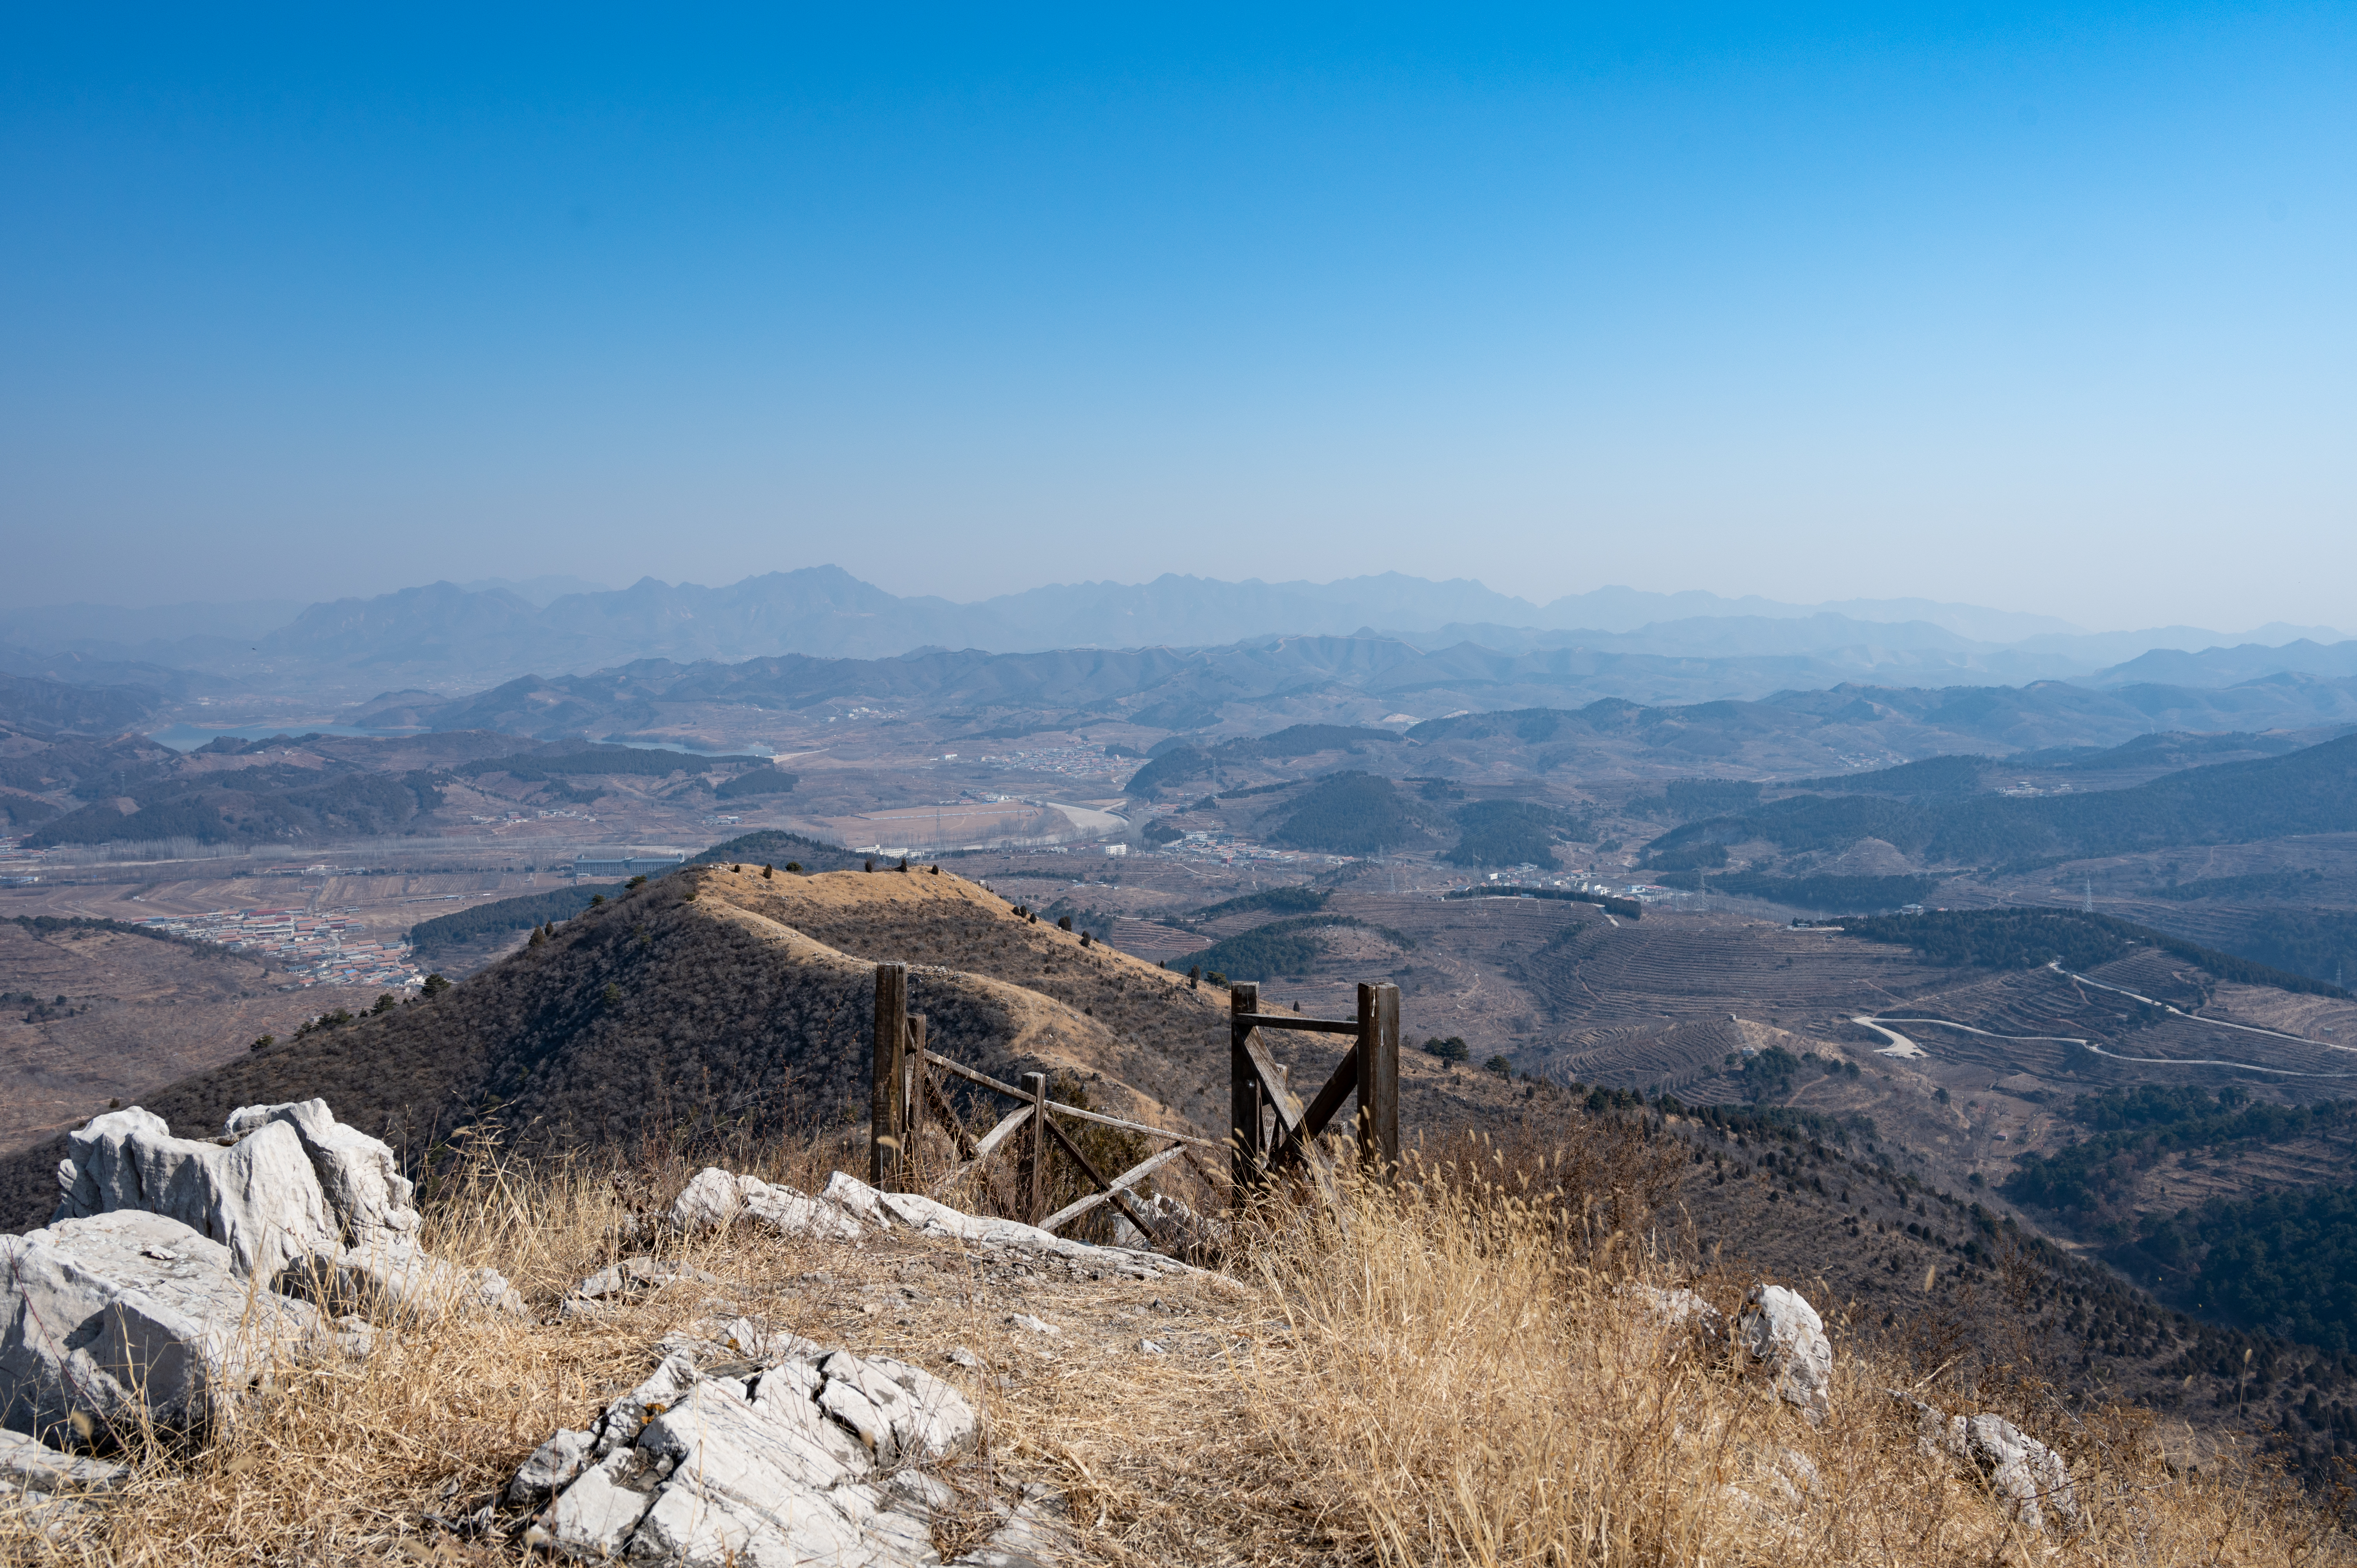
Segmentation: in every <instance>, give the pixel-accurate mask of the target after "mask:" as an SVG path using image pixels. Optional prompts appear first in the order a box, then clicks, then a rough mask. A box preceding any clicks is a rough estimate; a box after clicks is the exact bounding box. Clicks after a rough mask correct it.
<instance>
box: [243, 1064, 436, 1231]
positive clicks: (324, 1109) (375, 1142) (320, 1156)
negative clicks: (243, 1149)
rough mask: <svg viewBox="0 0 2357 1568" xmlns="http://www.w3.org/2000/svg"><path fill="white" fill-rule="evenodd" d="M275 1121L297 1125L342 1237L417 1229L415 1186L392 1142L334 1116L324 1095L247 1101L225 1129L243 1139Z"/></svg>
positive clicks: (305, 1150) (299, 1136)
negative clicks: (272, 1101) (269, 1101)
mask: <svg viewBox="0 0 2357 1568" xmlns="http://www.w3.org/2000/svg"><path fill="white" fill-rule="evenodd" d="M272 1122H285V1124H286V1125H287V1126H289V1127H292V1128H293V1129H295V1135H296V1137H297V1138H299V1139H301V1140H302V1144H303V1153H304V1155H306V1157H307V1158H308V1159H309V1160H310V1162H311V1170H312V1173H313V1174H314V1175H315V1176H317V1177H318V1181H319V1187H320V1189H321V1191H323V1192H324V1193H325V1194H326V1195H327V1199H328V1207H329V1208H333V1209H334V1210H335V1215H336V1222H337V1224H338V1226H339V1228H340V1229H341V1230H342V1232H343V1239H344V1240H345V1241H346V1242H347V1243H348V1244H350V1245H351V1246H355V1247H366V1246H368V1245H370V1244H371V1243H372V1242H389V1241H394V1240H401V1239H403V1238H405V1237H407V1236H409V1235H411V1234H413V1233H414V1231H415V1230H417V1210H416V1208H414V1206H413V1200H414V1197H415V1196H416V1189H415V1188H414V1187H412V1186H411V1185H410V1181H409V1178H408V1177H407V1176H403V1175H402V1174H401V1162H400V1161H399V1160H397V1159H395V1158H394V1157H393V1149H392V1147H391V1145H389V1144H386V1143H385V1142H384V1140H382V1138H371V1137H370V1136H369V1135H368V1134H367V1133H363V1132H361V1131H360V1130H359V1129H358V1128H356V1127H347V1126H345V1125H344V1124H343V1123H342V1122H339V1121H337V1120H336V1118H335V1116H334V1115H333V1114H332V1113H331V1112H329V1111H328V1102H327V1101H324V1100H305V1101H295V1102H290V1103H288V1104H285V1105H248V1106H245V1107H244V1108H242V1109H241V1110H237V1111H232V1112H230V1118H229V1124H228V1126H227V1127H226V1128H224V1129H223V1131H224V1132H225V1133H227V1135H228V1136H230V1137H231V1138H235V1139H243V1138H244V1137H246V1136H247V1135H248V1134H250V1133H257V1132H260V1131H261V1130H262V1129H263V1128H264V1127H267V1126H268V1125H270V1124H271V1123H272Z"/></svg>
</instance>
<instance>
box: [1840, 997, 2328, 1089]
mask: <svg viewBox="0 0 2357 1568" xmlns="http://www.w3.org/2000/svg"><path fill="white" fill-rule="evenodd" d="M2094 983H2095V982H2093V981H2090V982H2089V984H2091V985H2092V984H2094ZM2118 989H2119V988H2118V987H2117V986H2112V985H2107V986H2104V990H2106V991H2116V990H2118ZM2128 994H2133V993H2128ZM2170 1011H2172V1012H2174V1011H2175V1009H2174V1008H2172V1009H2170ZM2185 1016H2188V1017H2191V1016H2192V1015H2190V1014H2187V1015H2185ZM2196 1021H2197V1022H2199V1023H2204V1024H2214V1023H2216V1022H2217V1020H2216V1019H2214V1018H2202V1019H2198V1020H2196ZM1851 1022H1853V1023H1858V1024H1863V1025H1865V1026H1867V1028H1869V1029H1873V1030H1876V1031H1878V1032H1879V1033H1881V1034H1885V1035H1889V1036H1890V1037H1891V1038H1892V1039H1894V1040H1906V1041H1907V1044H1909V1045H1913V1044H1914V1042H1913V1041H1912V1040H1907V1037H1906V1036H1904V1035H1900V1034H1899V1033H1897V1032H1896V1031H1894V1030H1890V1029H1886V1028H1883V1024H1884V1023H1885V1022H1889V1023H1892V1024H1910V1025H1914V1026H1918V1027H1921V1026H1923V1025H1926V1024H1932V1025H1937V1026H1939V1027H1941V1028H1943V1029H1962V1030H1963V1031H1964V1033H1965V1034H1967V1035H1978V1036H1981V1037H1982V1038H1983V1039H1988V1040H2021V1041H2029V1042H2034V1043H2043V1044H2048V1045H2062V1046H2081V1047H2085V1048H2086V1049H2087V1050H2089V1051H2092V1052H2093V1053H2094V1054H2095V1055H2096V1056H2099V1057H2104V1058H2108V1059H2110V1060H2112V1061H2115V1062H2141V1063H2143V1064H2145V1065H2146V1066H2148V1067H2233V1068H2241V1069H2244V1071H2246V1072H2271V1073H2274V1074H2276V1076H2278V1077H2281V1078H2357V1073H2352V1072H2296V1071H2294V1070H2293V1069H2290V1068H2286V1067H2266V1066H2264V1065H2262V1064H2261V1063H2258V1062H2238V1061H2225V1060H2222V1059H2219V1058H2212V1057H2130V1056H2123V1055H2121V1054H2120V1053H2119V1052H2117V1051H2107V1050H2105V1049H2104V1047H2101V1046H2099V1045H2097V1044H2096V1043H2095V1042H2094V1041H2093V1040H2084V1039H2081V1038H2080V1037H2079V1036H2076V1035H2000V1034H1998V1033H1996V1031H1995V1030H1993V1029H1975V1028H1974V1027H1973V1026H1971V1025H1970V1024H1959V1023H1956V1022H1954V1021H1953V1020H1951V1019H1947V1018H1856V1019H1852V1020H1851ZM2253 1032H2254V1033H2255V1034H2261V1035H2267V1034H2273V1033H2274V1031H2273V1030H2271V1029H2258V1030H2254V1031H2253ZM2278 1037H2279V1038H2282V1039H2287V1040H2295V1039H2298V1038H2299V1036H2297V1035H2284V1036H2278ZM2316 1043H2317V1042H2315V1041H2313V1040H2308V1041H2303V1042H2302V1044H2305V1045H2314V1044H2316ZM1880 1054H1881V1055H1883V1056H1887V1057H1895V1056H1899V1055H1901V1054H1902V1053H1901V1052H1900V1051H1899V1050H1898V1049H1897V1048H1896V1047H1893V1048H1891V1049H1889V1050H1885V1051H1883V1052H1881V1053H1880Z"/></svg>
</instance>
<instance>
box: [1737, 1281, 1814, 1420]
mask: <svg viewBox="0 0 2357 1568" xmlns="http://www.w3.org/2000/svg"><path fill="white" fill-rule="evenodd" d="M1737 1328H1738V1332H1739V1333H1740V1334H1741V1336H1742V1341H1743V1348H1745V1349H1746V1350H1748V1351H1749V1352H1750V1354H1751V1355H1752V1357H1753V1358H1754V1359H1758V1360H1761V1361H1765V1362H1767V1363H1769V1364H1770V1366H1771V1367H1772V1368H1774V1369H1775V1378H1776V1391H1777V1392H1778V1393H1779V1394H1781V1395H1782V1396H1783V1397H1784V1399H1786V1400H1787V1401H1789V1402H1792V1403H1793V1404H1796V1405H1798V1406H1800V1407H1801V1409H1802V1411H1803V1412H1804V1413H1806V1414H1807V1415H1808V1416H1809V1418H1810V1419H1811V1420H1812V1421H1819V1420H1823V1419H1824V1414H1825V1412H1826V1411H1827V1410H1828V1409H1829V1408H1830V1402H1829V1396H1828V1393H1827V1390H1828V1389H1829V1388H1830V1387H1831V1385H1832V1382H1833V1372H1834V1348H1833V1345H1832V1342H1831V1341H1829V1340H1828V1339H1826V1337H1825V1326H1824V1321H1823V1320H1822V1319H1820V1318H1819V1317H1818V1316H1817V1310H1816V1308H1814V1307H1813V1306H1811V1305H1809V1304H1808V1303H1807V1302H1806V1301H1805V1300H1803V1299H1802V1297H1801V1295H1800V1293H1798V1292H1797V1291H1792V1290H1789V1289H1787V1288H1785V1287H1784V1286H1782V1285H1755V1286H1753V1287H1752V1291H1751V1294H1750V1295H1749V1296H1748V1297H1747V1298H1745V1307H1744V1313H1743V1316H1742V1319H1741V1321H1740V1322H1738V1324H1737Z"/></svg>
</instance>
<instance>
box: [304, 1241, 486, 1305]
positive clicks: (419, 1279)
mask: <svg viewBox="0 0 2357 1568" xmlns="http://www.w3.org/2000/svg"><path fill="white" fill-rule="evenodd" d="M281 1283H282V1285H283V1288H285V1289H286V1290H288V1291H290V1292H292V1293H293V1294H297V1295H300V1296H302V1297H304V1298H305V1299H307V1300H309V1301H314V1302H317V1304H318V1305H321V1306H323V1307H325V1308H326V1309H327V1310H328V1311H329V1312H331V1313H353V1314H357V1315H359V1316H363V1317H393V1318H399V1319H404V1320H406V1321H410V1322H432V1321H433V1320H435V1319H436V1318H440V1317H446V1316H449V1315H451V1314H453V1313H469V1314H471V1313H482V1312H496V1313H504V1314H506V1315H507V1316H511V1317H522V1316H525V1315H526V1309H525V1306H524V1301H523V1297H522V1294H519V1293H518V1292H517V1291H516V1290H515V1289H514V1287H513V1286H511V1285H510V1284H509V1283H508V1282H507V1277H506V1276H505V1275H503V1274H501V1273H500V1272H499V1271H498V1270H497V1269H491V1268H478V1269H469V1268H462V1267H460V1266H459V1265H457V1264H456V1263H452V1262H447V1261H446V1260H444V1259H441V1258H437V1257H436V1256H434V1254H433V1253H431V1252H428V1251H425V1249H424V1248H423V1247H420V1246H419V1245H418V1244H417V1243H416V1241H415V1240H413V1239H411V1238H409V1237H405V1236H393V1237H389V1238H383V1237H381V1238H379V1239H376V1240H370V1241H367V1242H364V1243H361V1244H358V1245H354V1246H350V1247H338V1246H329V1247H328V1248H325V1249H322V1250H321V1251H317V1252H314V1253H313V1254H311V1255H310V1256H309V1257H307V1258H304V1259H301V1260H299V1261H298V1262H296V1264H295V1265H294V1266H293V1267H292V1268H290V1269H289V1270H288V1271H287V1273H286V1275H285V1279H284V1280H283V1281H282V1282H281Z"/></svg>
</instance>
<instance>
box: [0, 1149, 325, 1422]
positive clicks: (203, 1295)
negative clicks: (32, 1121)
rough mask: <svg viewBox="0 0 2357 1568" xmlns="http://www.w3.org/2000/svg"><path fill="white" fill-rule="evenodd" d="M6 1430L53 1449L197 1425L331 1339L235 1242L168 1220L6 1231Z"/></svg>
mask: <svg viewBox="0 0 2357 1568" xmlns="http://www.w3.org/2000/svg"><path fill="white" fill-rule="evenodd" d="M289 1136H290V1138H291V1136H292V1134H291V1133H290V1134H289ZM0 1275H5V1293H6V1294H5V1298H0V1312H5V1323H0V1424H4V1425H5V1426H8V1427H10V1428H12V1429H14V1430H16V1431H17V1432H23V1433H28V1434H31V1435H33V1436H34V1437H37V1438H39V1439H41V1440H42V1441H44V1442H46V1443H48V1444H51V1445H53V1446H67V1445H72V1444H103V1443H105V1442H106V1441H107V1439H108V1438H109V1437H110V1436H112V1435H115V1434H120V1433H122V1432H124V1431H125V1430H136V1429H137V1428H139V1427H141V1426H143V1425H145V1424H149V1423H153V1424H155V1425H158V1426H164V1427H185V1426H190V1425H194V1424H196V1423H199V1422H201V1421H203V1420H205V1419H207V1418H208V1417H210V1416H211V1415H212V1414H214V1413H215V1412H217V1411H218V1410H220V1409H221V1407H222V1406H223V1404H224V1403H225V1402H227V1401H228V1400H230V1399H232V1398H234V1397H235V1396H236V1395H237V1394H238V1393H240V1392H241V1391H243V1390H244V1389H245V1388H247V1387H248V1386H249V1385H251V1384H252V1383H253V1380H254V1379H255V1378H256V1377H258V1376H260V1375H261V1373H262V1372H263V1371H264V1369H267V1368H268V1367H269V1366H270V1365H271V1364H272V1363H273V1361H274V1360H276V1359H280V1358H282V1357H285V1356H287V1355H291V1354H303V1353H307V1352H308V1351H310V1350H312V1349H315V1348H317V1347H318V1346H319V1345H320V1344H321V1343H323V1342H324V1340H325V1338H326V1335H325V1332H324V1326H323V1325H322V1323H321V1320H320V1316H319V1314H318V1312H317V1310H316V1309H315V1308H313V1307H311V1306H309V1305H307V1304H305V1303H302V1302H298V1301H290V1300H288V1299H287V1298H285V1297H284V1296H280V1295H275V1294H271V1293H269V1292H267V1291H263V1290H258V1289H255V1288H254V1287H253V1282H252V1281H251V1279H250V1278H245V1277H241V1275H240V1273H239V1271H238V1269H237V1267H236V1264H235V1258H234V1256H233V1254H232V1253H231V1251H230V1249H229V1248H228V1247H226V1246H224V1245H222V1244H221V1242H219V1241H215V1240H210V1238H208V1237H205V1236H201V1235H199V1234H198V1233H197V1232H196V1231H195V1230H192V1229H190V1228H189V1227H188V1226H187V1225H184V1224H182V1223H180V1222H179V1221H178V1220H177V1219H171V1218H169V1217H167V1216H165V1215H161V1214H149V1213H145V1212H142V1211H139V1210H136V1209H118V1210H116V1211H115V1212H113V1213H109V1214H98V1215H90V1216H86V1217H83V1218H80V1219H61V1220H59V1221H57V1222H56V1223H55V1224H52V1225H49V1226H48V1227H46V1228H44V1229H42V1230H33V1231H29V1232H27V1234H25V1235H23V1236H0Z"/></svg>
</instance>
